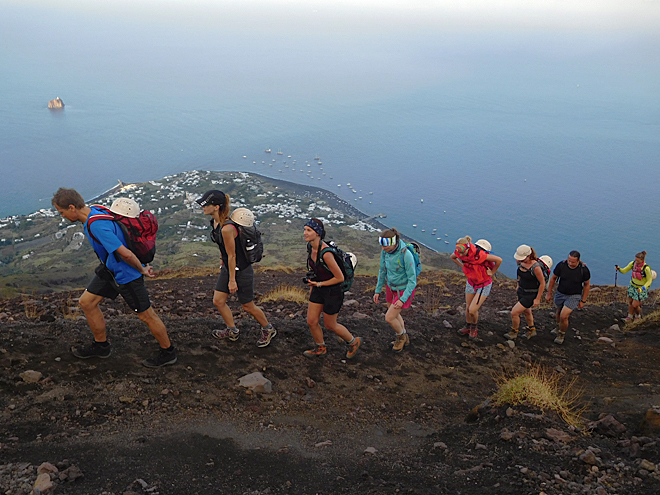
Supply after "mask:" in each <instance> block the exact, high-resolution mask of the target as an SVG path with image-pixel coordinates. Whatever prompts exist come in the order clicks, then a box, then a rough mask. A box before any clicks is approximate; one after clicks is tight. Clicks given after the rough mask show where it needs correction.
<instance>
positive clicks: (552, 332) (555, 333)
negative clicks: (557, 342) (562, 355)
mask: <svg viewBox="0 0 660 495" xmlns="http://www.w3.org/2000/svg"><path fill="white" fill-rule="evenodd" d="M558 333H559V330H557V329H556V328H553V329H552V330H550V335H557V334H558Z"/></svg>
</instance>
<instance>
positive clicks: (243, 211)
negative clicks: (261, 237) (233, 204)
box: [231, 208, 254, 227]
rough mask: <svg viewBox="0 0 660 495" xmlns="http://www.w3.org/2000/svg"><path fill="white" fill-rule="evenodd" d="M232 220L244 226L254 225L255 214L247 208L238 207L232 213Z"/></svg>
mask: <svg viewBox="0 0 660 495" xmlns="http://www.w3.org/2000/svg"><path fill="white" fill-rule="evenodd" d="M231 220H232V222H235V223H237V224H238V225H241V226H243V227H252V226H253V225H254V214H253V213H252V212H251V211H250V210H248V209H247V208H236V209H235V210H234V213H232V214H231Z"/></svg>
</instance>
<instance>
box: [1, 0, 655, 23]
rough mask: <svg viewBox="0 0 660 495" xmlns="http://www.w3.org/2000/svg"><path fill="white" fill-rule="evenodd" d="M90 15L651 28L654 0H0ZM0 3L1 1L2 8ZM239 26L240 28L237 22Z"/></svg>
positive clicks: (193, 19)
mask: <svg viewBox="0 0 660 495" xmlns="http://www.w3.org/2000/svg"><path fill="white" fill-rule="evenodd" d="M4 2H7V4H15V5H20V6H29V5H34V6H39V7H48V8H54V9H57V10H59V11H61V12H63V13H64V12H66V11H77V12H79V13H84V14H87V15H90V14H91V15H93V16H119V17H124V18H133V19H136V20H137V19H142V20H151V21H173V20H175V21H177V22H181V23H186V24H187V23H193V24H199V25H204V24H216V25H218V24H220V25H233V26H234V27H235V28H240V27H241V26H246V25H247V24H249V25H250V26H252V27H253V28H255V27H263V28H268V26H269V25H272V24H274V23H278V24H280V25H281V24H282V23H284V24H291V25H300V24H303V23H309V27H310V28H311V29H312V30H313V29H318V30H336V29H343V28H346V27H362V28H363V29H373V28H380V29H407V28H413V27H417V28H421V29H423V28H425V27H443V28H445V29H457V30H460V29H469V28H491V29H493V28H495V29H497V28H519V29H520V28H522V29H538V28H542V29H580V30H629V29H644V30H646V29H648V30H652V29H658V28H659V27H660V0H497V1H493V0H267V1H265V0H96V1H90V0H4ZM4 2H3V3H4ZM244 23H245V24H244Z"/></svg>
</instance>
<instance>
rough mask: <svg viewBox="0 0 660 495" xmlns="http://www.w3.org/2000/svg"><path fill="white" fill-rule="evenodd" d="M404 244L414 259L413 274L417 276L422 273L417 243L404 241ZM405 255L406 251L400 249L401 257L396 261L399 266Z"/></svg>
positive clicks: (401, 264)
mask: <svg viewBox="0 0 660 495" xmlns="http://www.w3.org/2000/svg"><path fill="white" fill-rule="evenodd" d="M404 244H405V245H406V248H407V249H408V251H410V252H411V253H412V255H413V259H414V260H415V276H416V277H419V274H420V273H422V262H421V260H420V259H419V254H420V252H421V249H420V247H419V244H417V243H416V242H405V241H404ZM405 255H406V253H404V252H403V250H402V251H401V257H400V258H399V261H398V263H399V266H403V259H404V257H405Z"/></svg>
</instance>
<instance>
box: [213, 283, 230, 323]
mask: <svg viewBox="0 0 660 495" xmlns="http://www.w3.org/2000/svg"><path fill="white" fill-rule="evenodd" d="M227 299H229V294H227V293H226V292H220V291H219V290H216V291H213V305H214V306H215V307H216V308H218V311H220V316H222V319H223V320H225V323H226V324H227V326H228V327H230V328H234V327H235V324H234V315H233V314H232V313H231V309H230V308H229V306H227Z"/></svg>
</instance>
